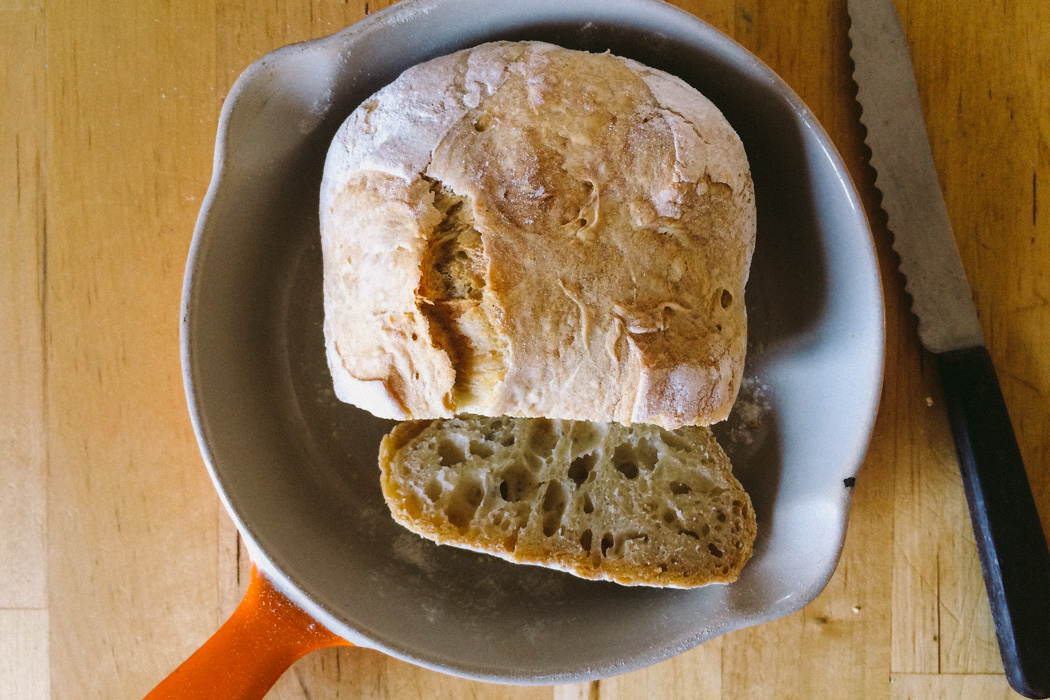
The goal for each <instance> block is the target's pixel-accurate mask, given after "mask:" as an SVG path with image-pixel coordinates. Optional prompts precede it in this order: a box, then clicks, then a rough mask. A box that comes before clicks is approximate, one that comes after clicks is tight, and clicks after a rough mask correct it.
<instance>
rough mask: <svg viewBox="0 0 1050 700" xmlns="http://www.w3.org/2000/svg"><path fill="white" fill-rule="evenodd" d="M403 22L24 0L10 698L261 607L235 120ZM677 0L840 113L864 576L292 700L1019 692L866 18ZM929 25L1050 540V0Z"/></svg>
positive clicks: (306, 685)
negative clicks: (870, 111) (234, 377)
mask: <svg viewBox="0 0 1050 700" xmlns="http://www.w3.org/2000/svg"><path fill="white" fill-rule="evenodd" d="M522 1H524V0H522ZM567 1H568V0H567ZM387 4H388V2H386V1H385V0H367V1H365V0H269V1H268V2H265V3H261V2H260V3H256V2H247V1H246V0H218V1H217V2H215V1H213V0H184V1H182V2H171V1H170V0H141V1H140V2H135V3H127V2H118V1H117V0H0V245H2V248H0V447H2V449H0V698H4V699H6V698H18V699H19V700H39V699H42V698H46V697H49V696H50V697H54V698H61V699H66V698H68V699H70V700H72V699H74V698H76V699H78V700H79V699H82V698H106V699H112V698H140V697H141V696H143V695H144V694H145V693H146V692H147V691H148V690H149V689H150V688H151V687H152V686H153V685H154V684H155V683H156V682H157V681H159V680H160V679H161V678H162V677H164V676H165V675H166V674H167V673H168V672H169V671H170V670H172V669H173V668H174V667H175V666H176V665H177V664H178V663H179V662H181V661H182V660H183V659H184V658H185V657H186V656H187V655H188V654H189V653H190V652H191V651H192V650H193V649H195V648H196V647H197V646H198V645H199V644H200V643H201V642H202V641H204V640H205V639H206V638H207V637H208V636H209V635H210V634H211V633H212V632H213V631H214V630H215V629H216V628H217V627H218V625H219V624H220V623H221V622H222V621H223V620H224V619H225V617H226V615H228V614H229V612H230V611H231V610H232V609H233V607H234V606H235V605H236V603H237V601H238V600H239V598H240V596H241V594H242V593H243V590H244V588H245V586H246V584H247V579H246V573H247V568H246V567H247V558H246V557H245V556H244V555H243V553H242V549H241V545H240V542H239V540H238V536H237V533H236V530H235V529H234V528H233V526H232V525H231V524H230V522H229V520H228V519H227V517H226V515H225V513H224V512H223V510H222V508H221V506H220V505H219V502H218V499H217V498H216V496H215V493H214V491H213V489H212V487H211V484H210V482H209V480H208V477H207V475H206V473H205V470H204V467H203V465H202V462H201V458H200V455H199V453H198V451H197V446H196V443H195V440H194V438H193V434H192V430H191V428H190V422H189V418H188V415H187V411H186V404H185V399H184V397H183V392H182V384H181V376H180V368H179V344H178V314H179V297H180V292H181V282H182V273H183V265H184V261H185V258H186V253H187V250H188V247H189V243H190V236H191V232H192V229H193V223H194V220H195V218H196V215H197V211H198V209H199V207H200V204H201V198H202V197H203V195H204V192H205V189H206V188H207V184H208V180H209V177H210V174H211V158H212V147H213V141H214V138H215V127H216V121H217V117H218V113H219V109H220V106H221V104H222V100H223V98H224V96H225V95H226V93H227V91H228V90H229V88H230V86H231V85H232V83H233V81H234V80H235V79H236V77H237V75H238V74H239V73H240V72H241V71H242V70H243V69H244V68H245V67H246V66H247V65H248V64H249V63H251V62H252V61H253V60H255V59H256V58H258V57H259V56H261V55H262V54H264V53H266V52H267V51H269V50H271V49H273V48H276V47H278V46H282V45H285V44H288V43H291V42H294V41H300V40H303V39H309V38H313V37H318V36H322V35H326V34H329V33H332V32H334V31H337V30H339V29H341V28H343V27H344V26H346V25H348V24H350V23H352V22H354V21H356V20H358V19H360V18H362V17H363V16H365V15H366V14H367V13H370V12H375V11H378V10H380V9H382V7H384V6H385V5H387ZM677 4H679V5H681V6H682V7H684V8H685V9H687V10H689V11H691V12H693V13H695V14H697V15H698V16H700V17H701V18H703V19H705V20H707V21H708V22H711V23H712V24H714V25H715V26H717V27H719V28H720V29H722V30H723V31H725V32H727V33H728V34H730V35H731V36H733V37H734V38H736V40H737V41H739V42H740V43H742V44H743V45H744V46H745V47H747V48H748V49H750V50H751V51H753V52H754V53H756V54H757V55H758V56H759V57H761V58H762V59H763V60H764V61H766V62H767V63H768V64H769V65H770V66H771V67H772V68H773V69H774V70H776V71H777V72H778V73H780V75H782V76H783V77H784V79H785V80H787V82H788V83H789V84H790V85H791V86H792V87H793V88H794V89H795V90H796V91H797V92H798V93H799V94H800V95H801V96H802V98H803V99H804V100H805V101H806V102H807V103H808V104H809V105H810V107H812V109H813V110H814V112H816V114H817V116H818V117H819V118H820V119H821V121H822V122H823V124H824V126H825V127H826V128H827V130H828V132H829V133H830V134H831V137H832V139H833V140H834V142H835V143H836V144H837V146H838V148H839V149H840V151H841V152H842V155H843V157H844V159H845V161H846V163H847V165H848V166H849V169H850V171H851V173H852V175H853V178H854V180H855V182H856V183H857V186H858V188H859V189H860V191H861V193H862V195H863V198H864V201H865V205H866V207H867V211H868V214H869V217H870V219H871V222H872V226H873V229H874V234H875V239H876V245H877V247H878V250H879V254H880V263H881V266H882V273H883V283H884V286H885V293H886V303H887V333H888V340H887V347H886V359H887V362H886V378H885V388H884V391H883V397H882V405H881V409H880V413H879V418H878V421H877V424H876V427H875V433H874V436H873V439H872V443H871V448H870V451H869V454H868V458H867V460H866V463H865V465H864V467H863V470H862V471H861V474H860V477H859V479H858V481H857V485H856V489H855V501H854V506H853V511H852V515H851V519H850V528H849V535H848V538H847V542H846V547H845V551H844V552H843V556H842V559H841V562H840V564H839V567H838V570H837V572H836V574H835V576H834V578H833V579H832V580H831V583H830V584H829V585H828V587H827V589H826V590H825V591H824V592H823V593H822V594H821V595H820V596H819V597H818V598H817V600H816V601H814V602H813V603H812V604H811V605H809V606H808V607H806V608H805V609H804V610H802V611H800V612H798V613H797V614H795V615H792V616H790V617H787V618H785V619H782V620H778V621H776V622H772V623H769V624H766V625H762V626H760V627H756V628H752V629H747V630H742V631H739V632H735V633H732V634H729V635H726V636H724V637H722V638H719V639H717V640H715V641H712V642H710V643H708V644H705V645H703V646H702V647H700V648H697V649H694V650H693V651H690V652H687V653H685V654H682V655H681V656H679V657H677V658H675V659H672V660H670V661H667V662H665V663H662V664H659V665H657V666H653V667H651V668H649V669H645V670H642V671H638V672H636V673H631V674H628V675H625V676H622V677H618V678H612V679H609V680H605V681H601V682H596V683H591V684H584V685H579V686H564V687H556V688H551V687H537V688H506V687H498V686H490V685H485V684H481V683H475V682H468V681H462V680H457V679H453V678H449V677H446V676H442V675H440V674H437V673H434V672H431V671H425V670H421V669H418V668H416V667H413V666H411V665H408V664H406V663H403V662H400V661H394V660H391V659H388V658H385V657H383V656H382V655H380V654H378V653H375V652H369V651H362V650H355V649H347V650H340V651H332V650H329V651H325V652H319V653H317V654H314V655H312V656H309V657H307V658H305V659H303V660H302V661H300V662H299V663H298V664H296V666H295V667H294V668H293V669H292V670H291V671H290V672H289V673H287V674H286V675H285V676H284V677H283V678H282V679H281V681H280V682H279V683H278V685H277V687H276V688H275V689H274V690H273V691H272V692H271V694H270V696H269V697H271V698H282V699H292V698H295V699H300V698H302V699H309V698H315V699H316V698H398V699H401V698H404V699H414V698H463V697H471V698H479V699H485V698H491V699H492V700H497V699H498V700H506V699H507V698H537V699H544V700H546V699H551V700H554V699H557V700H568V699H569V698H572V699H574V700H575V699H577V698H579V699H581V700H582V699H592V698H602V699H603V700H605V699H612V698H676V699H677V698H682V699H686V698H752V697H756V698H757V697H763V698H764V697H785V698H796V697H797V698H809V699H814V700H816V699H819V698H843V697H853V698H895V699H897V698H899V699H904V698H966V699H971V698H1001V697H1007V696H1010V695H1011V694H1012V693H1011V691H1010V690H1009V689H1008V687H1007V685H1006V682H1005V680H1004V679H1003V676H1002V668H1001V666H1000V661H999V656H998V650H997V647H996V643H995V637H994V633H993V631H992V626H991V620H990V616H989V612H988V603H987V600H986V598H985V594H984V590H983V583H982V580H981V575H980V570H979V566H978V564H977V557H976V550H975V547H974V543H973V535H972V533H971V531H970V526H969V522H968V514H967V510H966V505H965V501H964V497H963V491H962V487H961V484H960V479H959V476H958V469H957V465H956V462H955V456H954V452H953V448H952V446H951V440H950V436H949V433H948V429H947V424H946V421H945V415H944V408H943V405H942V403H941V398H940V393H939V388H938V385H937V381H936V376H935V372H934V369H933V367H932V366H931V365H930V363H929V362H928V358H927V357H926V356H925V355H924V354H923V353H922V352H921V351H920V349H919V346H918V343H917V340H916V337H915V322H914V320H913V319H912V318H911V316H910V315H909V314H908V312H907V308H908V299H907V298H906V296H905V295H904V293H903V291H902V282H901V278H900V277H899V275H898V274H897V272H896V268H895V265H896V259H895V257H894V255H893V253H892V252H891V250H890V246H889V238H888V234H887V232H886V229H885V217H884V216H883V214H882V213H881V211H880V210H879V209H878V195H877V193H876V192H875V190H874V189H873V184H872V182H873V174H872V171H871V170H870V169H869V168H868V167H867V165H866V161H865V157H866V154H865V150H864V147H863V139H862V131H861V127H860V125H859V124H858V122H857V117H858V112H859V108H858V106H857V105H856V104H855V103H854V101H853V93H854V87H853V85H852V84H851V82H850V70H851V65H850V61H849V58H848V40H847V34H846V31H847V26H848V17H847V15H846V9H845V2H844V0H776V1H773V0H739V1H737V2H734V1H732V0H681V1H680V2H678V3H677ZM898 7H899V10H900V12H901V15H902V19H903V22H904V26H905V30H906V32H907V34H908V37H909V40H910V42H911V46H912V52H913V57H914V59H915V63H916V74H917V78H918V82H919V90H920V92H921V94H922V98H923V106H924V108H925V111H926V116H927V121H928V129H929V133H930V137H931V142H932V147H933V154H934V158H935V160H936V163H937V166H938V170H939V172H940V176H941V182H942V184H943V187H944V190H945V198H946V200H947V204H948V210H949V214H950V215H951V219H952V222H953V225H954V229H955V233H956V236H957V238H958V241H959V247H960V250H961V252H962V257H963V262H964V263H965V265H966V269H967V272H968V274H969V276H970V280H971V283H972V286H973V290H974V296H975V298H976V300H977V304H978V309H979V313H980V318H981V322H982V325H983V328H984V332H985V335H986V337H987V338H988V344H989V347H990V350H991V353H992V356H993V358H994V360H995V362H996V365H997V367H998V370H999V375H1000V378H1001V380H1002V382H1003V389H1004V393H1005V394H1006V399H1007V403H1008V406H1009V409H1010V412H1011V414H1012V416H1013V420H1014V423H1015V426H1016V428H1017V431H1018V437H1019V440H1020V444H1021V449H1022V452H1023V454H1024V457H1025V460H1026V462H1027V465H1028V469H1029V475H1030V479H1031V481H1032V483H1033V488H1034V491H1035V494H1036V500H1037V503H1038V505H1039V508H1040V513H1041V515H1042V518H1043V523H1044V527H1046V526H1048V525H1050V352H1048V351H1047V348H1048V347H1050V189H1048V184H1050V81H1048V76H1050V32H1048V31H1046V30H1047V28H1048V27H1050V4H1047V3H1036V2H1031V3H1006V2H990V3H956V2H954V0H923V1H922V2H919V1H918V0H899V1H898ZM464 21H469V18H464Z"/></svg>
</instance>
